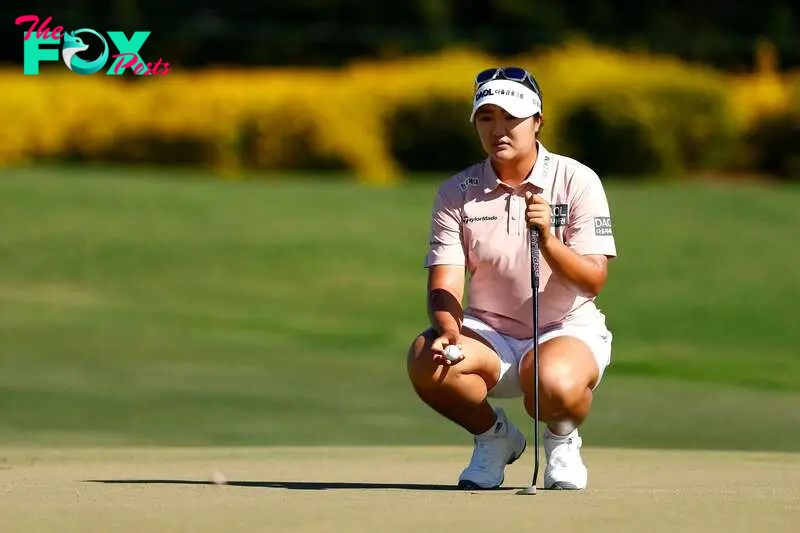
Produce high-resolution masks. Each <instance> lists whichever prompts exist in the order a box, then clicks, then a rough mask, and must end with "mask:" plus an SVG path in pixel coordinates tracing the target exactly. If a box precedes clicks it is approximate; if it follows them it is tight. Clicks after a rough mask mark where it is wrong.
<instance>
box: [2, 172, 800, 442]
mask: <svg viewBox="0 0 800 533" xmlns="http://www.w3.org/2000/svg"><path fill="white" fill-rule="evenodd" d="M165 177H166V176H164V175H152V176H150V175H148V176H142V175H141V174H132V175H125V173H123V172H113V173H112V172H104V171H91V170H86V171H60V172H57V171H46V170H38V171H37V170H28V171H6V172H4V173H3V174H0V444H49V445H71V444H75V445H91V444H136V445H149V444H159V445H229V444H237V445H260V444H390V443H391V444H437V443H448V444H450V443H464V442H465V438H466V436H465V435H464V433H463V432H461V431H460V430H459V429H458V428H456V427H454V426H453V425H451V424H449V423H446V422H443V421H442V420H441V419H440V418H439V417H438V416H437V415H435V414H434V413H433V412H432V411H430V410H429V409H428V408H427V407H425V406H424V405H422V404H421V403H420V402H419V401H418V400H417V399H416V397H415V396H414V395H413V392H412V391H411V389H410V388H409V386H408V383H407V380H406V374H405V351H406V348H407V346H408V344H409V343H410V342H411V341H412V339H413V338H414V336H415V335H416V334H417V333H418V332H419V331H421V330H422V329H424V328H425V327H426V326H427V323H426V315H425V292H424V289H425V271H424V270H423V268H422V259H423V255H424V253H425V248H426V245H427V237H428V235H427V232H428V224H429V216H430V207H431V204H432V199H433V193H434V190H435V186H436V182H428V183H414V184H411V185H407V186H404V187H399V188H387V189H369V188H364V187H360V186H358V185H355V184H352V183H346V182H341V181H333V180H331V181H325V180H314V179H304V180H294V181H293V180H287V181H258V182H256V181H253V182H227V183H223V182H218V181H211V180H202V181H178V180H167V179H163V178H165ZM607 188H608V195H609V198H610V201H611V205H612V213H613V215H614V223H615V232H616V238H617V246H618V251H619V253H620V257H619V258H618V259H617V260H616V261H615V262H613V263H612V266H611V269H610V278H609V282H608V285H607V287H606V289H605V291H604V293H603V294H602V295H601V297H600V298H599V299H598V304H599V305H600V306H601V308H602V309H603V310H604V312H605V313H606V314H607V316H608V322H609V326H610V328H611V329H612V331H613V332H614V335H615V338H614V352H613V363H612V366H611V367H610V368H609V369H608V372H607V375H606V377H605V379H604V382H603V384H602V385H601V388H600V389H599V390H598V392H597V396H596V404H595V408H594V410H593V413H592V415H591V417H590V419H589V420H588V421H587V423H586V426H585V428H584V430H583V434H584V437H585V440H586V442H587V445H592V446H599V445H620V446H629V447H630V446H653V447H683V448H692V447H706V448H743V449H756V448H761V449H775V450H800V424H798V423H797V420H798V418H797V416H798V415H797V413H798V410H800V349H798V348H799V347H800V333H798V328H797V325H796V322H797V318H796V317H797V309H798V307H797V302H798V300H800V283H798V281H797V275H798V274H799V273H800V270H798V268H799V267H798V265H799V264H800V251H798V249H797V248H796V247H793V246H792V244H791V243H793V242H796V235H795V234H796V232H797V228H798V227H800V215H798V211H797V206H798V205H800V189H797V188H769V187H755V186H749V187H744V186H739V187H734V186H733V185H731V184H727V183H721V184H714V185H710V184H704V185H699V184H691V185H690V184H686V185H680V186H668V185H663V184H650V185H646V186H643V185H639V186H632V185H622V184H609V185H607ZM502 404H504V405H505V406H506V407H507V408H508V409H510V412H511V415H512V416H513V417H514V418H515V419H516V420H517V421H519V422H522V421H523V417H522V410H521V408H520V407H519V406H518V404H517V403H516V402H502ZM526 427H527V426H526ZM527 432H530V429H528V430H527Z"/></svg>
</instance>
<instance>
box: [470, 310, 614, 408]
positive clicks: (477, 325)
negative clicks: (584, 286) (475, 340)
mask: <svg viewBox="0 0 800 533" xmlns="http://www.w3.org/2000/svg"><path fill="white" fill-rule="evenodd" d="M463 325H464V326H466V327H468V328H469V329H471V330H472V331H474V332H475V333H477V334H478V335H480V336H481V337H483V338H484V339H485V340H486V341H487V342H488V343H489V344H491V345H492V347H493V348H494V351H495V352H497V355H498V356H500V379H499V380H498V382H497V385H495V386H494V387H493V388H492V389H491V390H490V391H489V397H492V398H515V397H519V396H522V389H521V388H520V386H519V365H520V363H521V362H522V357H523V356H524V355H525V354H526V353H528V352H529V351H531V350H532V349H533V338H529V339H515V338H514V337H509V336H508V335H503V334H502V333H500V332H498V331H497V330H495V329H494V328H492V327H491V326H490V325H488V324H486V323H485V322H483V321H482V320H478V319H477V318H475V317H473V316H469V315H465V316H464V323H463ZM564 335H568V336H571V337H576V338H578V339H580V340H582V341H583V342H585V343H586V344H587V345H588V346H589V349H590V350H591V351H592V355H594V360H595V362H596V363H597V368H598V369H599V376H598V378H597V383H596V384H595V388H597V386H598V385H599V384H600V380H601V379H602V377H603V372H604V371H605V369H606V367H607V366H608V365H609V364H610V363H611V340H612V335H611V332H610V331H608V329H607V328H606V327H605V326H604V325H602V324H601V325H599V326H574V325H566V326H561V327H558V328H556V329H554V330H551V331H548V332H546V333H544V334H542V335H539V345H541V344H542V343H544V342H547V341H549V340H550V339H554V338H555V337H561V336H564Z"/></svg>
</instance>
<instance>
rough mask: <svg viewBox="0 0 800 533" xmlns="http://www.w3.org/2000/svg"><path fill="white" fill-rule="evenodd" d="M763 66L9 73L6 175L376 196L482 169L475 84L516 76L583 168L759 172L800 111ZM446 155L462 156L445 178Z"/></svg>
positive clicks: (584, 64) (555, 143)
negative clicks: (345, 190)
mask: <svg viewBox="0 0 800 533" xmlns="http://www.w3.org/2000/svg"><path fill="white" fill-rule="evenodd" d="M757 58H758V69H757V71H756V72H754V73H751V74H747V75H743V74H735V75H734V74H727V73H723V72H719V71H715V70H713V69H711V68H708V67H705V66H698V65H691V64H687V63H683V62H680V61H677V60H674V59H671V58H662V57H653V56H649V55H645V54H634V53H622V52H618V51H614V50H608V49H603V48H598V47H595V46H590V45H587V44H584V43H573V44H570V45H567V46H564V47H562V48H558V49H552V50H547V51H544V52H541V53H538V54H536V55H531V56H523V57H515V58H502V59H498V58H493V57H489V56H487V55H484V54H482V53H479V52H475V51H472V50H463V49H456V50H448V51H444V52H442V53H440V54H437V55H433V56H427V57H419V58H406V59H401V60H393V61H382V62H378V61H369V62H367V61H364V62H356V63H353V64H351V65H348V66H346V67H342V68H341V69H330V70H325V69H311V70H309V69H300V68H280V69H279V68H275V69H261V70H258V69H256V70H229V69H222V68H218V69H207V70H202V71H196V72H181V71H180V70H179V69H178V68H176V69H174V70H173V71H172V72H170V73H169V74H168V75H166V76H154V77H149V76H148V77H145V76H141V77H136V78H132V77H130V76H125V77H121V78H118V77H110V76H100V75H97V76H78V75H75V74H74V73H71V72H69V71H68V70H66V69H58V68H56V69H53V70H52V71H44V70H43V71H42V73H41V74H40V75H38V76H24V75H23V74H22V72H21V69H14V70H5V71H2V72H0V86H2V88H3V89H2V92H3V98H2V99H0V115H1V116H2V117H3V118H4V122H3V126H2V127H0V141H2V142H0V165H10V164H17V163H25V162H29V161H36V160H42V159H44V160H53V159H56V160H57V159H62V158H67V159H74V158H78V159H83V160H90V161H95V160H96V161H109V160H111V161H143V162H152V163H156V164H158V163H183V164H198V165H199V164H203V165H211V166H213V167H214V168H216V169H218V170H219V171H220V173H221V174H222V175H227V176H235V175H237V174H238V173H239V172H240V171H241V170H243V169H298V170H303V169H304V170H308V169H319V168H339V169H346V170H348V171H351V172H353V173H355V175H356V176H358V178H359V179H361V180H363V181H365V182H371V183H390V182H392V181H395V180H397V179H399V178H401V176H402V174H403V172H405V171H407V170H419V169H424V168H425V164H426V163H431V164H432V168H430V169H431V170H445V169H447V170H449V171H451V172H455V171H458V170H460V168H461V167H464V166H467V165H468V164H470V163H471V162H472V160H473V159H474V157H481V156H482V154H480V153H478V152H476V151H475V146H476V145H475V144H474V143H473V144H471V145H468V143H469V142H470V141H469V139H470V137H471V136H472V135H474V134H473V132H472V130H471V126H470V124H469V123H468V117H469V110H470V104H471V91H472V78H473V76H474V75H475V73H476V72H478V71H479V70H481V69H483V68H486V67H487V66H492V65H496V64H518V65H521V66H524V67H526V68H528V69H529V70H531V72H533V73H534V75H535V76H536V77H537V79H538V80H539V82H540V85H541V86H542V89H543V92H544V113H545V120H546V123H545V124H546V126H545V130H544V141H545V142H546V143H547V144H548V146H549V147H550V148H551V149H554V150H562V151H564V153H566V154H567V155H572V156H574V157H577V158H579V159H580V158H582V157H588V158H590V159H591V158H594V157H598V158H600V160H602V158H603V157H604V155H603V153H605V154H606V155H605V157H606V159H608V161H607V162H606V163H608V164H609V165H611V167H609V168H610V169H611V171H619V172H626V171H627V172H633V173H636V172H642V173H650V174H652V173H656V174H658V173H662V174H671V175H679V174H681V173H686V172H691V171H718V170H722V169H724V168H726V165H727V166H733V167H739V168H745V169H746V168H747V166H748V164H750V163H749V162H748V161H751V160H752V157H751V159H747V158H746V157H744V156H738V157H737V152H741V150H739V149H738V147H739V146H740V144H737V143H741V142H742V140H743V139H747V138H748V137H747V136H748V135H749V134H751V133H752V131H753V129H754V128H756V127H757V125H758V124H759V123H760V121H761V120H762V119H764V117H769V116H776V115H788V114H793V116H794V115H795V114H796V109H797V107H798V106H800V96H798V95H800V89H798V87H797V85H798V81H800V75H798V74H797V73H785V74H781V73H779V72H778V70H777V69H776V67H775V59H774V54H773V53H772V51H771V50H770V48H769V47H768V46H767V45H765V46H764V47H763V48H760V49H759V50H758V51H757ZM445 104H448V105H445ZM793 109H794V111H793ZM399 117H403V120H402V121H401V120H400V118H399ZM399 139H402V143H401V142H400V141H399ZM603 143H606V145H605V146H598V145H602V144H603ZM613 143H616V144H617V145H618V146H615V147H613V148H614V149H613V150H607V148H609V147H610V146H609V145H610V144H613ZM399 144H402V146H399ZM426 145H427V148H426ZM637 147H638V149H639V150H640V152H641V154H631V153H630V152H631V150H634V149H635V148H637ZM437 151H438V152H440V153H441V152H444V151H450V152H452V154H451V155H450V157H449V158H444V159H441V160H440V165H439V167H440V168H437V167H436V158H435V155H436V152H437ZM611 158H614V159H613V160H612V159H611ZM626 158H627V159H626ZM637 158H638V159H637ZM623 160H625V161H623ZM457 161H462V163H460V164H459V163H457ZM598 164H599V165H600V166H603V165H602V164H601V163H598ZM615 164H617V167H615V166H614V165H615ZM626 164H627V165H628V166H627V167H626V166H625V165H626ZM619 165H621V166H619Z"/></svg>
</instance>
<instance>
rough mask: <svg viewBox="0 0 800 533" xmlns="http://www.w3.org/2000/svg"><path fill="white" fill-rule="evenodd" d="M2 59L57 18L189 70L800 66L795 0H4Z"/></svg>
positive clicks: (19, 53)
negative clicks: (139, 41) (436, 61)
mask: <svg viewBox="0 0 800 533" xmlns="http://www.w3.org/2000/svg"><path fill="white" fill-rule="evenodd" d="M4 4H5V5H4V7H2V8H0V9H1V10H2V12H3V13H4V16H3V20H5V21H6V31H3V32H2V39H3V40H4V41H5V42H4V43H3V46H2V50H3V52H2V54H3V56H5V59H12V58H11V57H9V53H11V54H14V57H13V60H19V59H21V51H20V50H19V46H17V45H18V42H17V41H18V39H17V35H16V32H14V31H13V21H14V19H15V18H16V17H17V16H20V15H22V14H33V13H35V14H38V15H40V16H41V17H46V16H53V18H54V19H55V20H58V22H59V23H60V24H63V25H64V26H65V27H75V28H77V27H88V28H95V29H98V30H100V29H104V30H122V31H136V30H148V31H151V32H152V34H151V36H150V38H149V40H148V46H152V47H153V48H154V49H158V50H163V51H164V55H165V56H169V57H171V58H174V61H175V62H176V63H180V64H181V65H182V66H183V67H202V66H207V65H213V64H220V63H224V64H229V65H230V64H233V65H256V66H261V65H317V66H330V65H339V64H341V63H343V62H346V61H348V60H350V59H353V58H384V57H397V56H402V55H404V54H423V53H429V52H432V51H436V50H438V49H441V48H443V47H448V46H453V45H469V46H472V47H477V48H480V49H481V50H484V51H486V52H488V53H490V54H493V55H515V54H519V53H523V52H527V51H530V50H532V49H534V48H536V47H538V46H554V45H558V44H559V43H561V42H563V41H565V40H567V39H574V38H579V37H580V38H585V39H586V40H588V41H591V42H593V43H596V44H599V45H603V46H608V47H613V48H618V49H625V50H638V51H642V50H647V51H651V52H656V53H668V54H670V55H674V56H676V57H679V58H682V59H685V60H689V61H694V62H702V63H706V64H711V65H714V66H717V67H719V68H724V69H730V70H738V69H748V68H750V67H751V66H752V65H753V61H754V57H753V50H754V49H755V46H756V44H757V43H758V42H759V41H761V40H767V41H769V42H771V43H772V44H773V45H774V46H775V48H776V50H777V52H778V55H779V57H780V58H781V65H782V66H783V67H795V66H797V65H800V34H798V32H797V17H798V16H800V15H798V10H797V3H796V2H795V1H793V0H761V1H759V2H751V1H745V0H729V1H722V0H715V1H709V0H694V1H687V0H681V1H675V0H672V1H667V0H651V1H649V2H640V1H637V0H616V1H611V2H609V1H602V2H601V1H598V0H572V1H570V2H560V1H557V0H539V1H537V2H531V1H527V0H408V1H405V2H369V1H364V0H293V1H290V2H276V1H274V0H272V1H268V2H251V1H248V0H226V1H224V2H223V1H219V0H213V1H212V0H200V1H194V0H192V1H189V0H174V1H172V2H168V3H166V2H158V1H155V0H113V1H110V2H101V1H98V0H71V1H68V2H64V3H54V2H40V1H35V2H24V3H23V2H19V1H14V2H10V3H4Z"/></svg>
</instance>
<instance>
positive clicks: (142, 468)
mask: <svg viewBox="0 0 800 533" xmlns="http://www.w3.org/2000/svg"><path fill="white" fill-rule="evenodd" d="M469 454H470V449H469V448H464V447H417V448H414V447H373V448H263V449H239V448H232V449H219V448H194V449H177V448H173V449H158V448H154V449H128V448H126V449H114V450H87V449H81V450H69V451H61V452H59V451H52V450H45V449H42V450H36V451H35V452H31V451H29V450H8V449H6V450H3V451H0V495H2V497H0V516H2V517H3V518H2V523H3V528H4V530H8V531H25V532H27V533H32V532H38V531H56V530H57V531H60V532H71V531H75V532H78V531H80V532H86V531H121V532H128V531H130V532H134V531H137V532H138V531H150V532H156V531H171V532H174V531H192V532H203V531H214V532H218V531H223V528H230V529H231V530H233V531H293V532H306V531H347V532H360V531H377V530H380V531H381V532H382V533H388V532H392V531H398V532H400V531H402V532H404V533H405V532H408V531H483V530H489V529H496V528H502V529H504V530H515V531H522V530H525V529H536V530H538V531H547V530H548V529H549V528H553V529H554V530H555V529H556V528H557V530H558V531H559V532H569V531H592V532H593V533H598V532H606V531H607V532H612V531H613V532H615V533H616V532H620V531H637V532H638V531H647V532H648V533H658V532H669V533H674V532H678V531H679V532H681V533H687V532H704V533H705V532H710V531H724V532H726V533H733V532H739V531H741V532H747V533H752V531H754V530H755V529H756V528H758V530H759V531H770V532H771V533H780V532H790V531H792V532H793V531H797V520H798V519H800V485H798V483H797V480H798V479H800V455H798V454H779V453H744V452H704V451H693V452H681V451H648V450H636V451H632V450H609V449H586V450H585V451H584V458H585V460H586V462H587V464H588V466H589V468H590V484H591V486H590V488H589V489H588V490H586V491H585V492H548V491H541V490H540V491H539V494H537V495H536V496H532V497H523V496H516V495H515V494H514V491H513V488H514V487H522V486H525V485H526V484H527V483H528V482H529V480H530V475H531V472H532V460H533V456H532V454H531V453H530V449H529V451H528V453H526V454H525V455H524V456H523V458H522V459H520V460H519V461H518V462H517V463H515V464H514V465H512V466H511V467H509V468H508V470H507V475H506V484H507V487H508V489H507V490H499V491H492V492H482V493H470V492H460V491H455V490H452V484H453V481H454V480H455V479H456V477H457V475H458V472H459V470H460V468H462V467H463V465H464V463H465V461H466V460H467V459H468V457H469ZM215 472H218V474H217V476H219V475H224V476H225V478H226V480H227V483H226V484H214V483H212V482H211V480H212V479H214V476H215ZM540 483H541V478H540Z"/></svg>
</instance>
